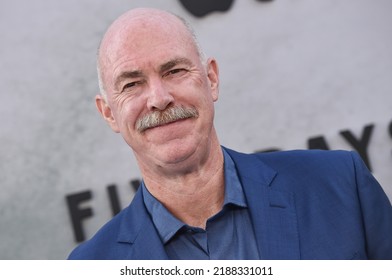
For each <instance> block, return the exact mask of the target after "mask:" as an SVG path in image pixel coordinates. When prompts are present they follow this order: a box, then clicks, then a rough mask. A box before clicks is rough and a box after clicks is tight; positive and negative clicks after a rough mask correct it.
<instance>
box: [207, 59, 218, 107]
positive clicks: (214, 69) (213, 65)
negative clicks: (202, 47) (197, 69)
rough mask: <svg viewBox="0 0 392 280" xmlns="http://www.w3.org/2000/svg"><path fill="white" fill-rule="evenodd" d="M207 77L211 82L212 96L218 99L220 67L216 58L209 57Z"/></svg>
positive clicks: (215, 99)
mask: <svg viewBox="0 0 392 280" xmlns="http://www.w3.org/2000/svg"><path fill="white" fill-rule="evenodd" d="M207 77H208V80H209V82H210V88H211V94H212V98H213V100H214V101H217V100H218V96H219V68H218V63H217V62H216V60H215V59H214V58H209V59H208V61H207Z"/></svg>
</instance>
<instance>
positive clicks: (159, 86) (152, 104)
mask: <svg viewBox="0 0 392 280" xmlns="http://www.w3.org/2000/svg"><path fill="white" fill-rule="evenodd" d="M173 102H174V98H173V95H172V94H171V93H170V91H169V90H168V88H167V86H165V85H164V83H163V81H162V80H160V79H159V78H157V79H154V80H152V81H150V92H149V96H148V100H147V107H148V108H149V109H150V110H160V111H163V110H165V109H166V108H167V107H168V106H169V105H171V104H172V103H173Z"/></svg>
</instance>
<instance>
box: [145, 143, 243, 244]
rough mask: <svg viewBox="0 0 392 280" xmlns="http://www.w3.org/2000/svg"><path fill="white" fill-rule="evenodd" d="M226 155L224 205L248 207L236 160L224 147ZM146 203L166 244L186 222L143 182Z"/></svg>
mask: <svg viewBox="0 0 392 280" xmlns="http://www.w3.org/2000/svg"><path fill="white" fill-rule="evenodd" d="M222 151H223V156H224V174H225V199H224V205H223V206H226V205H234V206H238V207H245V208H246V207H247V203H246V199H245V195H244V192H243V190H242V186H241V182H240V180H239V178H238V175H237V171H236V167H235V164H234V161H233V160H232V159H231V157H230V156H229V154H228V153H227V152H226V151H225V150H224V149H222ZM141 188H142V192H143V200H144V204H145V206H146V208H147V211H148V212H149V214H150V215H151V218H152V220H153V222H154V225H155V227H156V229H157V230H158V233H159V236H160V238H161V240H162V242H163V243H164V244H166V243H167V242H168V241H169V240H170V239H171V238H172V237H173V236H174V235H175V234H176V232H177V231H178V230H179V229H181V228H182V227H183V226H186V224H185V223H183V222H181V221H180V220H179V219H177V218H176V217H174V216H173V215H172V214H171V213H170V212H169V211H168V210H167V209H166V207H165V206H163V204H162V203H160V202H159V201H158V200H157V199H156V198H155V197H154V196H153V195H152V194H151V193H150V192H149V191H148V190H147V187H146V186H145V184H144V181H142V183H141Z"/></svg>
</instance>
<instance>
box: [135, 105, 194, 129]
mask: <svg viewBox="0 0 392 280" xmlns="http://www.w3.org/2000/svg"><path fill="white" fill-rule="evenodd" d="M198 116H199V112H198V111H197V109H196V108H193V107H190V108H186V107H184V106H172V107H169V108H167V109H165V110H164V111H154V112H151V113H150V114H147V115H145V116H143V117H141V118H140V119H138V120H137V121H136V129H137V130H138V131H139V132H143V131H145V130H147V129H149V128H153V127H157V126H160V125H164V124H168V123H171V122H175V121H178V120H183V119H189V118H197V117H198Z"/></svg>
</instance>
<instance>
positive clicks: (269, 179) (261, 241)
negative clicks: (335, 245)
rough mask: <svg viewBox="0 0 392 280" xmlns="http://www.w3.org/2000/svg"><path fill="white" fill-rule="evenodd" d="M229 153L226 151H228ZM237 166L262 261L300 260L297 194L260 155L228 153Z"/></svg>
mask: <svg viewBox="0 0 392 280" xmlns="http://www.w3.org/2000/svg"><path fill="white" fill-rule="evenodd" d="M226 150H227V149H226ZM227 152H229V154H230V156H231V157H232V159H233V161H234V162H235V164H236V168H237V171H238V175H239V178H240V180H241V183H242V186H243V189H244V192H245V196H246V199H247V202H248V207H249V210H250V216H251V219H252V222H253V227H254V231H255V236H256V240H257V245H258V250H259V254H260V258H261V259H285V260H289V259H300V249H299V236H298V228H297V216H296V211H295V203H294V195H293V194H292V193H290V192H288V191H285V190H284V189H285V187H287V186H280V184H279V183H278V181H279V180H276V178H277V176H278V174H277V172H276V171H274V170H273V169H271V168H270V167H269V166H267V165H266V164H265V163H264V162H262V161H261V159H260V158H259V156H257V155H246V154H241V153H237V152H234V151H231V150H227Z"/></svg>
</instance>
